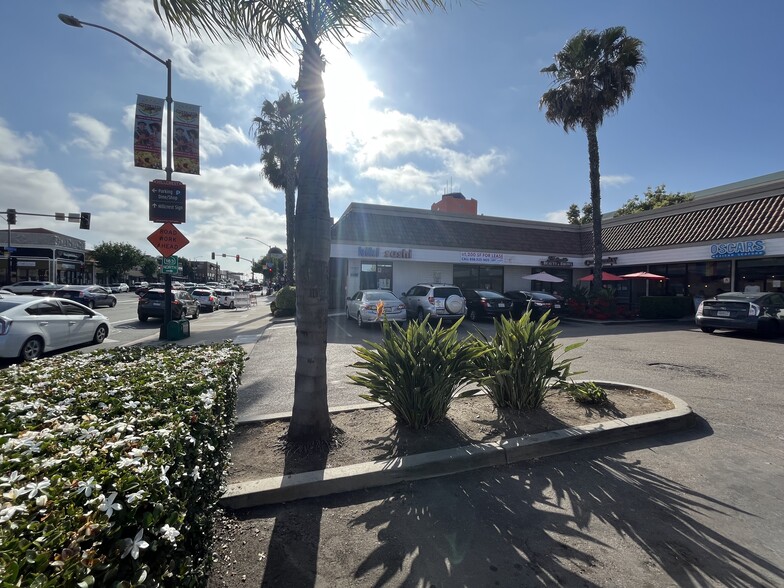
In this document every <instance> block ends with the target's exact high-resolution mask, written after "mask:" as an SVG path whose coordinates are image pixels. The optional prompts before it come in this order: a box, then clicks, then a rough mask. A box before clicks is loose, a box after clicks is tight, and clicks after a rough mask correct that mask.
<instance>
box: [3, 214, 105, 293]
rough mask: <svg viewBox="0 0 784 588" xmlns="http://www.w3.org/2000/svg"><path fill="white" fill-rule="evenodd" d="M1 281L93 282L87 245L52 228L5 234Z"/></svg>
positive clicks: (13, 230) (14, 231)
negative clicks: (86, 255)
mask: <svg viewBox="0 0 784 588" xmlns="http://www.w3.org/2000/svg"><path fill="white" fill-rule="evenodd" d="M3 233H4V235H3V236H4V237H5V238H4V239H2V240H3V241H5V243H3V245H2V246H0V248H1V249H2V253H1V254H0V281H2V283H3V284H9V283H13V282H22V281H29V280H34V281H38V280H40V281H50V282H55V283H57V284H84V283H86V282H87V281H90V280H91V279H92V275H91V273H90V272H89V271H88V268H85V250H84V247H85V242H84V241H83V240H82V239H77V238H75V237H69V236H68V235H63V234H61V233H56V232H54V231H50V230H49V229H41V228H33V229H12V230H10V231H3Z"/></svg>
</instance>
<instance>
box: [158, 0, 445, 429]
mask: <svg viewBox="0 0 784 588" xmlns="http://www.w3.org/2000/svg"><path fill="white" fill-rule="evenodd" d="M448 1H449V0H212V1H210V2H204V1H203V0H153V3H154V6H155V10H156V12H157V13H158V15H159V16H160V17H161V19H162V20H164V21H165V22H167V23H168V26H169V27H170V28H176V29H177V30H179V31H181V32H182V33H184V34H189V33H194V34H196V35H201V34H202V33H203V34H205V35H206V36H207V37H208V38H210V39H212V40H228V41H231V40H238V41H240V42H241V43H243V44H244V45H249V46H251V47H253V48H254V49H256V50H257V51H258V52H259V53H260V54H261V55H262V56H263V57H273V56H278V55H284V54H288V53H289V52H290V50H291V48H292V46H296V47H297V48H298V51H299V78H298V80H297V83H296V88H297V91H298V93H299V97H300V99H301V100H302V127H301V129H300V135H299V141H300V155H299V157H300V159H299V167H298V170H297V180H298V181H297V186H298V187H297V205H296V215H295V217H294V219H295V220H294V244H295V247H296V252H295V256H294V262H295V263H296V264H297V266H296V275H297V321H296V323H297V327H296V328H297V365H296V368H295V375H294V406H293V408H292V417H291V421H290V423H289V430H288V433H287V440H288V441H289V442H290V443H297V444H309V443H314V442H318V443H327V442H329V439H330V436H331V434H332V423H331V421H330V418H329V408H328V406H327V309H328V305H329V294H328V293H329V246H330V227H331V225H332V219H331V218H330V214H329V194H328V185H327V167H328V158H327V127H326V117H325V114H324V82H323V77H322V76H323V73H324V68H325V62H324V58H323V56H322V53H321V43H322V42H324V41H326V42H333V43H338V44H341V45H342V44H343V42H344V39H346V38H347V37H350V36H351V35H353V34H356V33H359V32H363V31H367V30H372V26H371V23H372V22H373V21H374V20H379V21H381V22H384V23H389V24H396V23H398V22H401V21H402V19H403V15H404V13H405V12H406V11H407V10H414V11H419V12H422V11H431V10H432V9H433V8H436V7H438V8H445V5H446V3H447V2H448Z"/></svg>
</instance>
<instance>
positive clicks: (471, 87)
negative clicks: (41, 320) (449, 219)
mask: <svg viewBox="0 0 784 588" xmlns="http://www.w3.org/2000/svg"><path fill="white" fill-rule="evenodd" d="M152 7H153V2H152V0H100V1H98V0H91V1H89V2H87V1H85V0H57V1H56V0H3V8H4V15H3V18H2V19H0V39H2V40H1V41H0V43H1V44H2V48H3V51H0V73H2V90H1V91H0V211H4V210H5V209H7V208H15V209H16V210H17V211H18V212H25V213H33V214H43V215H54V214H55V213H56V212H64V213H71V212H80V211H85V212H90V213H91V215H92V219H91V228H90V230H81V229H79V228H78V224H74V223H68V222H63V221H57V220H55V219H54V218H50V217H39V216H25V215H19V216H18V222H17V224H16V225H15V227H14V228H15V229H24V228H33V227H43V228H47V229H50V230H53V231H57V232H60V233H63V234H66V235H69V236H72V237H78V238H80V239H84V240H85V241H86V244H87V247H88V248H91V247H94V246H96V245H98V244H100V243H103V242H122V243H130V244H132V245H134V246H136V247H138V248H139V249H141V250H142V251H143V252H144V253H147V254H150V255H156V254H157V252H156V251H155V249H154V248H153V246H152V245H151V244H150V243H149V242H148V241H147V236H148V235H150V234H151V233H152V232H153V231H154V230H155V229H156V228H158V226H159V224H157V223H153V222H150V220H149V218H148V210H149V192H148V189H149V182H150V181H151V180H155V179H165V172H163V171H159V170H148V169H142V168H136V167H133V126H134V124H133V123H134V121H133V117H134V109H135V103H136V95H137V94H144V95H148V96H157V97H159V98H163V97H165V95H166V69H165V67H164V66H163V65H161V64H160V63H158V62H156V61H155V60H154V59H152V58H151V57H149V56H148V55H145V54H144V53H142V52H141V51H139V50H138V49H136V48H135V47H133V46H132V45H131V44H129V43H127V42H126V41H124V40H122V39H120V38H118V37H116V36H114V35H112V34H110V33H108V32H106V31H103V30H99V29H96V28H93V27H85V28H81V29H78V28H74V27H69V26H66V25H64V24H63V23H62V22H60V20H59V19H58V18H57V14H58V13H65V14H70V15H73V16H76V17H77V18H78V19H80V20H82V21H85V22H89V23H94V24H99V25H102V26H105V27H108V28H111V29H113V30H115V31H117V32H119V33H121V34H123V35H125V36H126V37H129V38H130V39H132V40H134V41H135V42H136V43H138V44H140V45H142V46H143V47H145V48H146V49H148V50H149V51H151V52H152V53H154V54H156V55H157V56H159V57H160V58H162V59H164V60H165V59H169V58H170V59H171V60H172V64H173V65H172V68H173V80H172V95H173V98H174V100H175V101H180V102H186V103H190V104H197V105H199V106H200V107H201V119H200V124H201V129H200V131H201V132H200V163H201V174H200V175H198V176H196V175H190V174H178V173H175V174H174V175H173V178H172V179H173V180H176V181H180V182H183V183H185V184H186V186H187V219H186V222H185V223H183V224H180V225H178V228H179V230H180V231H181V232H182V233H183V234H184V235H185V236H186V238H187V239H188V240H189V241H190V243H189V244H188V245H187V246H186V247H185V248H184V249H182V250H181V251H180V253H179V254H180V255H181V256H184V257H188V258H189V259H192V260H205V259H209V258H210V254H211V252H215V253H217V255H218V261H219V262H220V263H221V266H222V267H223V268H224V269H228V270H231V271H240V272H249V271H250V263H249V262H247V261H245V260H242V261H240V262H239V263H237V262H236V261H234V259H233V257H234V256H235V255H237V254H239V255H240V256H241V257H243V258H246V259H258V258H260V257H262V256H263V255H264V254H265V253H266V251H267V248H266V246H264V245H262V244H260V243H259V242H258V241H256V240H260V241H263V242H264V243H265V244H267V245H274V246H279V247H281V248H285V244H286V237H285V209H284V197H283V193H282V192H281V191H278V190H275V189H274V188H272V187H271V186H270V185H269V184H268V183H267V181H266V180H265V179H264V178H263V176H262V174H261V166H260V163H259V156H260V153H259V149H258V148H257V147H256V144H255V140H254V137H253V135H252V133H251V127H252V121H253V117H254V116H257V115H258V114H259V112H260V110H261V105H262V103H263V101H264V100H265V99H268V100H276V99H277V98H278V96H279V95H280V94H281V93H282V92H285V91H288V90H291V88H292V85H293V84H294V82H295V80H296V76H297V65H296V64H297V60H296V52H294V53H292V57H289V58H285V57H283V56H281V57H280V58H278V59H274V60H270V59H265V58H263V57H261V56H260V55H258V54H256V53H254V52H252V50H246V49H244V48H243V47H241V46H238V45H226V44H213V43H211V42H209V41H206V40H200V39H198V38H190V39H184V38H182V37H181V36H180V35H178V34H172V33H171V32H170V31H169V30H168V29H167V28H166V27H165V26H164V25H163V24H162V23H161V21H160V20H159V19H158V17H157V16H156V15H155V13H154V11H153V8H152ZM782 22H784V2H780V0H749V1H748V2H742V3H741V2H736V1H730V0H657V1H655V2H654V1H650V0H647V1H643V0H594V1H592V2H585V0H550V1H548V2H543V1H541V0H540V1H536V2H535V1H533V0H479V1H477V2H472V1H471V0H463V1H462V2H453V3H452V5H451V7H450V9H449V10H448V11H447V12H442V11H437V12H434V13H430V14H413V13H412V14H409V15H408V17H407V19H406V22H405V23H403V24H400V25H398V26H394V27H392V26H382V25H378V24H377V26H376V27H375V33H370V34H365V35H362V36H359V37H356V38H352V39H348V40H347V41H346V47H345V48H342V47H333V46H324V47H323V50H324V53H325V56H326V59H327V67H326V73H325V78H324V79H325V86H326V101H325V108H326V113H327V139H328V143H329V198H330V212H331V214H332V216H333V217H334V218H335V220H337V219H338V218H339V217H340V216H341V214H343V212H344V211H345V209H346V208H347V206H348V205H349V204H350V203H351V202H369V203H377V204H389V205H396V206H405V207H412V208H421V209H429V208H430V206H431V204H433V203H434V202H437V201H438V200H440V198H441V195H442V194H444V193H449V192H462V193H463V194H464V195H465V196H466V197H467V198H475V199H476V200H477V201H478V211H479V214H483V215H488V216H497V217H508V218H518V219H528V220H539V221H550V222H566V210H567V209H568V207H569V205H570V204H572V203H577V204H578V205H580V206H582V205H583V204H584V203H585V202H587V201H588V200H589V199H590V198H589V184H588V151H587V141H586V137H585V133H584V131H582V130H581V129H578V130H576V131H574V132H571V133H565V132H564V130H563V129H562V128H561V127H560V126H558V125H554V124H551V123H548V122H547V121H546V120H545V117H544V113H543V111H541V110H540V109H539V99H540V97H541V96H542V94H543V93H544V92H546V91H547V90H548V89H549V88H550V87H551V85H550V79H549V77H548V76H547V75H545V74H542V73H541V72H540V70H541V69H542V68H543V67H546V66H547V65H549V64H550V63H552V62H553V56H554V55H555V54H556V53H557V52H558V51H559V50H560V49H561V48H562V47H563V46H564V44H565V43H566V41H567V40H568V39H569V38H570V37H572V36H573V35H574V34H576V33H577V32H578V31H580V30H581V29H583V28H588V29H595V30H601V29H604V28H607V27H610V26H619V25H620V26H625V27H626V29H627V33H628V34H629V35H631V36H634V37H637V38H639V39H640V40H642V42H643V43H644V46H643V51H644V54H645V59H646V62H647V63H646V65H645V67H644V68H643V69H642V70H641V71H640V72H639V74H638V78H637V82H636V84H635V87H634V93H633V95H632V96H631V98H630V99H629V101H628V102H627V103H625V104H624V105H622V106H621V107H620V109H619V111H618V112H617V113H615V114H613V115H610V116H608V117H606V118H605V120H604V124H603V125H602V126H601V127H600V129H599V152H600V162H601V163H600V165H601V178H602V209H603V211H610V210H613V209H615V208H617V207H619V206H621V205H622V204H623V203H624V202H626V201H627V200H628V199H629V198H632V197H633V196H635V195H642V194H643V193H644V192H645V190H646V189H647V188H648V187H656V186H658V185H660V184H665V185H666V187H667V189H668V190H669V191H671V192H696V191H700V190H704V189H708V188H713V187H716V186H720V185H723V184H728V183H732V182H737V181H742V180H746V179H749V178H753V177H757V176H762V175H765V174H770V173H774V172H780V171H782V170H784V112H782V111H783V110H784V109H782V105H784V69H782V62H783V61H784V35H782V34H781V30H780V29H781V23H782ZM3 224H5V223H3ZM254 239H255V240H254ZM221 254H226V256H227V258H226V259H225V260H224V259H223V258H222V257H221Z"/></svg>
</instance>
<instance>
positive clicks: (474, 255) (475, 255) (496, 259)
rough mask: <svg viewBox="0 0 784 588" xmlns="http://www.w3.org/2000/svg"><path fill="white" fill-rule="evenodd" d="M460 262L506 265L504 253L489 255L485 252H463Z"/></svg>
mask: <svg viewBox="0 0 784 588" xmlns="http://www.w3.org/2000/svg"><path fill="white" fill-rule="evenodd" d="M460 261H462V262H463V263H496V264H503V263H504V254H503V253H488V252H485V251H461V252H460Z"/></svg>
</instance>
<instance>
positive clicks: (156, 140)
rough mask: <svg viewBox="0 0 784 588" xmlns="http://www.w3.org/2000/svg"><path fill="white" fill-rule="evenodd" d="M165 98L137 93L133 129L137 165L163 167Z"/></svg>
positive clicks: (135, 162) (134, 159) (134, 155)
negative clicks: (162, 144) (162, 142)
mask: <svg viewBox="0 0 784 588" xmlns="http://www.w3.org/2000/svg"><path fill="white" fill-rule="evenodd" d="M162 120H163V98H153V97H152V96H142V95H141V94H137V95H136V118H135V120H134V125H135V126H134V131H133V164H134V165H135V166H136V167H149V168H152V169H163V164H162V162H161V129H162V128H163V127H162V125H161V121H162Z"/></svg>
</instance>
